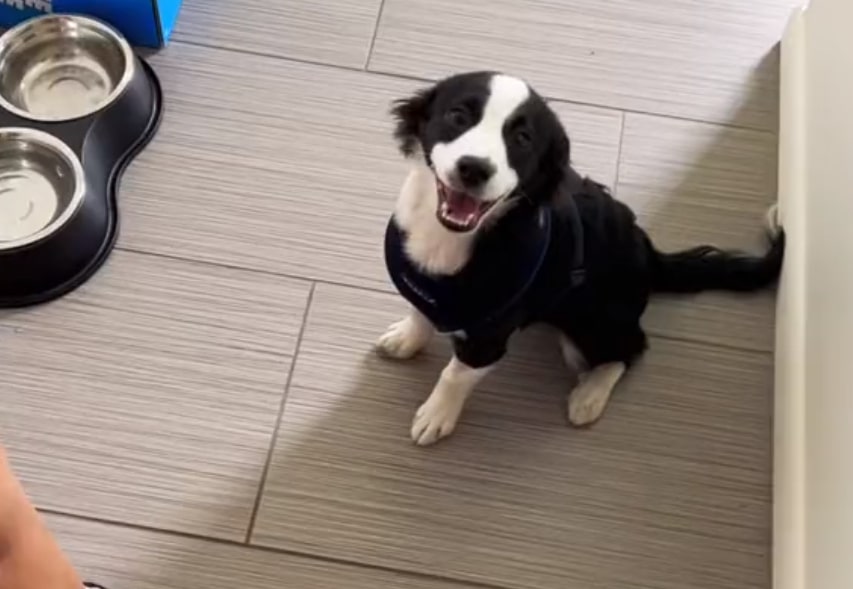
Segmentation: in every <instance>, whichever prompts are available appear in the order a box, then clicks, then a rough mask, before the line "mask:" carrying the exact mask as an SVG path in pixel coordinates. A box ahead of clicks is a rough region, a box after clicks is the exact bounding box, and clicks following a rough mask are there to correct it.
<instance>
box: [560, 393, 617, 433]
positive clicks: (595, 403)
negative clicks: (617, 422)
mask: <svg viewBox="0 0 853 589" xmlns="http://www.w3.org/2000/svg"><path fill="white" fill-rule="evenodd" d="M609 400H610V391H609V390H603V389H601V388H599V387H592V386H586V387H585V386H584V385H583V383H582V384H579V385H578V387H577V388H576V389H575V390H573V391H572V394H571V395H569V423H571V424H572V425H574V426H575V427H582V426H585V425H589V424H591V423H595V422H596V421H598V420H599V419H600V418H601V415H602V414H603V413H604V410H605V409H606V408H607V403H608V401H609Z"/></svg>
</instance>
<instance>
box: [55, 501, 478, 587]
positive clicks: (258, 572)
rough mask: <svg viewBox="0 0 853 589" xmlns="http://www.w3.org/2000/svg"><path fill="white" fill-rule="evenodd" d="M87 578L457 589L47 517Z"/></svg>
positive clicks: (111, 583)
mask: <svg viewBox="0 0 853 589" xmlns="http://www.w3.org/2000/svg"><path fill="white" fill-rule="evenodd" d="M47 521H48V525H49V526H50V527H51V528H52V529H53V530H55V532H56V533H57V536H58V537H59V539H60V541H61V542H62V544H63V545H64V546H65V547H66V549H67V550H68V551H69V553H70V555H71V558H72V559H73V560H74V562H75V564H76V565H77V566H78V567H80V569H81V570H82V572H83V573H82V574H85V575H86V578H88V579H93V580H94V579H97V580H98V581H99V582H100V583H103V584H105V585H106V586H108V587H110V588H114V589H122V588H123V587H125V588H131V587H132V588H134V589H273V588H279V587H281V588H285V587H286V588H291V587H292V588H293V589H332V588H335V589H336V588H339V587H340V588H346V589H465V587H467V585H463V584H459V583H452V582H443V581H438V580H431V579H424V578H420V577H415V576H412V575H407V574H404V573H395V572H388V571H382V570H374V569H368V568H362V567H358V566H350V565H344V564H337V563H333V562H328V561H322V560H315V559H312V558H307V557H302V556H296V555H290V554H279V553H275V552H270V551H265V550H253V549H251V548H247V547H245V546H236V545H230V544H224V543H220V542H210V541H206V540H196V539H192V538H184V537H180V536H174V535H170V534H164V533H158V532H149V531H140V530H134V529H128V528H122V527H117V526H112V525H108V524H101V523H93V522H88V521H84V520H80V519H76V518H75V519H72V518H68V517H62V516H49V517H48V520H47Z"/></svg>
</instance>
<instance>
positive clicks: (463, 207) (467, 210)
mask: <svg viewBox="0 0 853 589" xmlns="http://www.w3.org/2000/svg"><path fill="white" fill-rule="evenodd" d="M447 208H448V209H449V210H448V212H449V213H450V214H451V215H453V216H454V217H456V218H458V219H461V220H463V221H464V220H465V219H467V218H468V216H469V215H476V214H477V212H478V211H479V210H480V205H479V203H478V202H477V200H476V199H473V198H471V197H470V196H468V195H467V194H465V193H464V192H458V191H456V190H448V194H447Z"/></svg>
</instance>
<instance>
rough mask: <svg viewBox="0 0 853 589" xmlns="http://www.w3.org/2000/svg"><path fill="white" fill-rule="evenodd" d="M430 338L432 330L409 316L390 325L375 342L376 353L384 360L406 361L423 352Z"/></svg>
mask: <svg viewBox="0 0 853 589" xmlns="http://www.w3.org/2000/svg"><path fill="white" fill-rule="evenodd" d="M431 337H432V328H431V327H429V326H426V325H424V323H423V321H419V320H418V319H413V318H412V317H411V316H409V317H406V318H405V319H402V320H401V321H398V322H396V323H394V324H392V325H391V326H390V327H389V328H388V330H387V331H386V332H385V333H384V334H382V337H380V338H379V341H378V342H376V351H377V353H379V355H381V356H385V357H386V358H395V359H397V360H408V359H409V358H412V357H413V356H415V355H416V354H417V353H418V352H420V351H421V350H423V349H424V348H425V347H426V345H427V344H428V343H429V340H430V338H431Z"/></svg>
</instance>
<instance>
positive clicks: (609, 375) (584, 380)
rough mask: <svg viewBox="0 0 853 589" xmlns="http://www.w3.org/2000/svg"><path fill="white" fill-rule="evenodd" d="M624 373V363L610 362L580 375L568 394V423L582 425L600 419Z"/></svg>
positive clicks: (576, 425)
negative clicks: (576, 383)
mask: <svg viewBox="0 0 853 589" xmlns="http://www.w3.org/2000/svg"><path fill="white" fill-rule="evenodd" d="M624 373H625V364H623V363H622V362H612V363H609V364H602V365H600V366H596V367H595V368H593V369H592V370H591V371H590V372H587V373H586V374H583V375H581V378H580V382H578V386H576V387H575V389H574V390H573V391H572V392H571V394H570V395H569V423H571V424H572V425H574V426H575V427H582V426H584V425H589V424H591V423H595V422H596V421H598V420H599V419H601V415H602V414H603V413H604V410H605V409H606V408H607V403H608V402H609V401H610V395H611V394H612V393H613V387H615V386H616V383H617V382H619V379H620V378H622V375H623V374H624Z"/></svg>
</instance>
